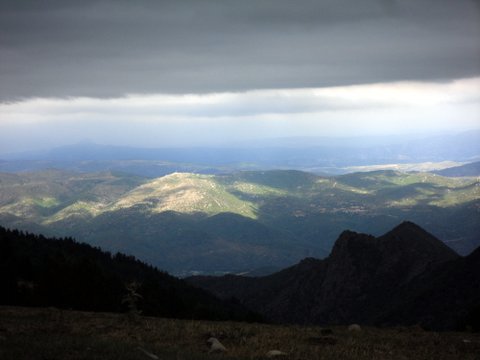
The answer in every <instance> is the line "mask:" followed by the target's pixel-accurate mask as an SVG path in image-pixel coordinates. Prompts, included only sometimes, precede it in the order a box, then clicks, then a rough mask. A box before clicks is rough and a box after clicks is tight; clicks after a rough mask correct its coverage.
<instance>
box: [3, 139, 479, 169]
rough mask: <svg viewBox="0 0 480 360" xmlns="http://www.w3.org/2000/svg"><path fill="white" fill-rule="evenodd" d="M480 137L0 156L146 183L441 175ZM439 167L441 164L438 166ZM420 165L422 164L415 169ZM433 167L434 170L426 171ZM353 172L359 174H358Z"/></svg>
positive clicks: (81, 149)
mask: <svg viewBox="0 0 480 360" xmlns="http://www.w3.org/2000/svg"><path fill="white" fill-rule="evenodd" d="M479 144H480V131H470V132H465V133H460V134H450V135H436V136H423V137H421V136H403V137H402V136H397V137H370V138H363V137H358V138H315V137H312V138H308V137H307V138H282V139H264V140H259V141H254V142H248V143H239V144H232V145H229V146H226V145H224V146H218V147H182V148H157V149H150V148H132V147H125V146H109V145H99V144H94V143H90V142H83V143H79V144H74V145H68V146H63V147H59V148H54V149H47V150H44V151H32V152H24V153H17V154H3V155H1V156H0V159H1V160H2V161H0V171H3V172H15V171H33V170H41V169H46V168H49V167H50V168H59V169H65V170H74V171H83V172H94V171H107V170H108V171H122V172H128V173H131V174H136V175H140V176H147V177H152V178H155V177H159V176H164V175H167V174H170V173H173V172H196V173H204V174H218V173H224V172H233V171H239V170H274V169H293V170H302V171H309V172H315V173H324V174H325V173H329V174H342V173H347V172H352V170H350V168H352V167H354V168H355V167H356V168H359V167H362V166H379V165H387V166H392V165H402V164H408V167H409V168H410V169H412V170H439V169H443V168H444V167H445V166H447V165H448V163H451V164H453V165H452V166H455V165H458V164H459V163H465V162H472V161H475V160H478V159H479V157H480V145H479ZM437 163H438V164H437ZM415 164H419V165H418V168H415ZM426 164H429V166H430V168H429V169H425V167H426V166H427V165H426ZM353 171H354V170H353Z"/></svg>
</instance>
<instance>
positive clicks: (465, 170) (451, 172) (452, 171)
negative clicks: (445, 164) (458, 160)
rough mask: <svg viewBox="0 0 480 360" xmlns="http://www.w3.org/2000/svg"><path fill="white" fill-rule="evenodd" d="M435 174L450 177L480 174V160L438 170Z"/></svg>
mask: <svg viewBox="0 0 480 360" xmlns="http://www.w3.org/2000/svg"><path fill="white" fill-rule="evenodd" d="M435 174H438V175H441V176H449V177H461V176H480V161H476V162H472V163H469V164H465V165H461V166H454V167H451V168H447V169H443V170H438V171H435Z"/></svg>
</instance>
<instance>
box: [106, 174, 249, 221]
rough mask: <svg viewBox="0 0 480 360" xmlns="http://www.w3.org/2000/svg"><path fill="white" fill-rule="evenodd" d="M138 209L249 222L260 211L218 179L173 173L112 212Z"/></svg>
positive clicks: (143, 187)
mask: <svg viewBox="0 0 480 360" xmlns="http://www.w3.org/2000/svg"><path fill="white" fill-rule="evenodd" d="M252 191H254V190H253V189H252ZM138 205H143V206H146V207H147V208H149V209H150V210H151V211H153V212H164V211H176V212H181V213H196V212H201V213H205V214H208V215H214V214H218V213H222V212H231V213H235V214H239V215H242V216H246V217H249V218H256V210H257V209H256V207H255V204H253V203H252V202H249V201H245V200H242V199H239V198H238V197H236V196H235V195H233V194H232V193H230V192H229V191H228V188H227V187H226V186H225V185H222V184H220V183H218V182H217V181H215V176H213V175H199V174H190V173H174V174H171V175H167V176H164V177H161V178H158V179H155V180H153V181H150V182H148V183H146V184H144V185H141V186H139V187H137V188H135V189H133V190H132V191H130V192H128V193H127V194H125V195H124V196H122V197H121V198H120V199H119V200H118V201H116V202H115V203H114V204H112V205H111V206H110V207H109V210H111V211H114V210H118V209H122V208H129V207H132V206H138Z"/></svg>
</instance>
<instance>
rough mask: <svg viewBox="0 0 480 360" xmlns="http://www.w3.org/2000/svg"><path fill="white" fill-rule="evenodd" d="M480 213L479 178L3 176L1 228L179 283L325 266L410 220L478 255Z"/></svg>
mask: <svg viewBox="0 0 480 360" xmlns="http://www.w3.org/2000/svg"><path fill="white" fill-rule="evenodd" d="M479 205H480V186H479V180H478V179H476V178H463V179H462V178H446V177H441V176H438V175H435V174H430V173H401V172H395V171H376V172H365V173H356V174H348V175H343V176H336V177H323V176H318V175H314V174H311V173H305V172H300V171H250V172H237V173H231V174H218V175H201V174H191V173H174V174H171V175H168V176H164V177H160V178H155V179H149V178H143V177H138V176H134V175H128V174H122V173H112V172H103V173H76V172H66V171H60V170H48V171H40V172H32V173H18V174H10V173H9V174H0V225H3V226H6V227H10V228H19V229H24V230H28V231H32V232H37V233H43V234H46V235H50V236H61V237H64V236H74V237H75V238H76V239H78V240H80V241H85V242H87V243H89V244H92V245H95V246H101V247H102V248H103V249H106V250H110V251H122V252H125V253H128V254H133V255H135V256H137V257H138V258H139V259H141V260H142V261H146V262H148V263H150V264H153V265H155V266H157V267H159V268H161V269H164V270H168V271H170V272H172V273H175V274H177V275H188V274H192V273H210V274H211V273H225V272H230V273H231V272H233V273H240V272H248V271H253V270H256V269H259V268H263V269H265V268H272V269H275V268H277V269H278V268H283V267H286V266H289V265H292V264H294V263H296V262H298V261H299V260H301V259H303V258H305V257H309V256H310V257H312V256H313V257H319V258H323V257H325V256H327V255H328V254H329V252H330V250H331V248H332V246H333V244H334V242H335V239H336V238H337V237H338V234H340V233H341V231H342V230H343V229H346V228H348V229H352V230H355V231H359V232H367V233H372V234H374V235H379V234H381V233H383V232H385V231H387V230H388V229H389V228H391V227H393V226H394V225H395V224H398V223H399V222H401V221H403V220H405V219H410V220H412V221H415V222H416V223H418V224H419V225H421V226H422V227H424V228H426V229H427V230H428V231H430V232H431V233H433V234H434V235H435V236H437V237H439V238H442V239H443V240H444V241H445V243H447V244H448V245H449V246H450V247H451V248H453V249H455V250H456V251H457V252H459V253H461V254H468V253H470V252H471V251H472V250H473V249H475V248H476V247H478V245H480V237H479V234H480V223H479V221H478V219H479V212H480V206H479Z"/></svg>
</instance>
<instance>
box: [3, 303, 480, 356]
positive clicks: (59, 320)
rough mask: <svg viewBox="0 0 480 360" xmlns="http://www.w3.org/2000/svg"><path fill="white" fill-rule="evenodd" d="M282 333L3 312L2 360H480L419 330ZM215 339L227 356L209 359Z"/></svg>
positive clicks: (447, 339)
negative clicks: (273, 359) (269, 359)
mask: <svg viewBox="0 0 480 360" xmlns="http://www.w3.org/2000/svg"><path fill="white" fill-rule="evenodd" d="M330 329H331V331H332V332H331V333H328V334H327V332H329V331H325V329H323V331H322V328H320V327H302V326H279V325H265V324H245V323H233V322H211V321H189V320H172V319H159V318H151V317H139V318H135V319H133V318H129V317H128V316H127V315H124V314H106V313H89V312H78V311H66V310H59V309H55V308H47V309H39V308H20V307H5V306H2V307H0V359H3V360H10V359H11V360H13V359H15V360H23V359H49V360H56V359H59V360H60V359H115V360H121V359H145V360H148V359H155V358H158V359H162V360H166V359H175V360H181V359H185V360H200V359H215V358H221V359H264V358H266V356H265V354H266V353H267V352H268V351H269V350H274V349H278V350H281V351H283V352H286V353H288V355H287V356H286V357H282V358H284V359H296V360H300V359H311V360H315V359H335V360H341V359H358V360H362V359H365V360H366V359H369V360H371V359H383V360H388V359H392V360H393V359H395V360H398V359H400V360H402V359H405V360H406V359H425V360H427V359H429V360H430V359H436V360H442V359H464V360H468V359H471V360H478V359H480V334H478V333H477V334H472V333H453V332H449V333H436V332H426V331H423V330H421V329H419V328H389V329H379V328H364V329H362V331H361V332H357V333H351V332H348V330H347V328H345V327H332V328H330ZM212 335H214V336H216V337H217V338H219V339H220V341H221V342H222V343H223V344H224V345H225V346H226V347H227V349H228V351H227V353H225V354H209V353H208V347H207V345H206V340H207V338H208V337H210V336H212Z"/></svg>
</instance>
